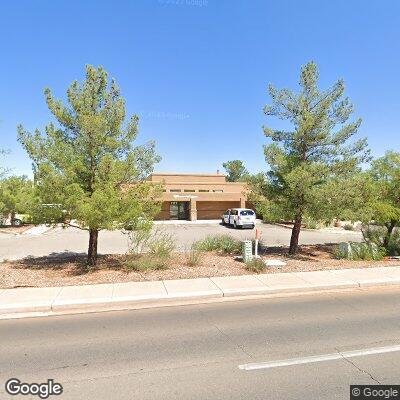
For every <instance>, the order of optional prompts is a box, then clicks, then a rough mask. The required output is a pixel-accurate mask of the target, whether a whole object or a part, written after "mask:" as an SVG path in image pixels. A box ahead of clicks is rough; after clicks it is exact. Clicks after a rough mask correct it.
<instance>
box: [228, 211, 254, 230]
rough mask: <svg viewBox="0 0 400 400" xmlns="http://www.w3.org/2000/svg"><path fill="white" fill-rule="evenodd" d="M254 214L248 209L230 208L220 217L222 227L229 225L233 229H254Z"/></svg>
mask: <svg viewBox="0 0 400 400" xmlns="http://www.w3.org/2000/svg"><path fill="white" fill-rule="evenodd" d="M255 224H256V213H255V212H254V211H253V210H250V209H249V208H230V209H229V210H226V211H225V212H224V215H223V216H222V225H230V226H233V227H234V228H244V227H249V228H251V229H253V228H254V226H255Z"/></svg>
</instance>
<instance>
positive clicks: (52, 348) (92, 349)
mask: <svg viewBox="0 0 400 400" xmlns="http://www.w3.org/2000/svg"><path fill="white" fill-rule="evenodd" d="M0 337H1V341H0V343H1V344H0V382H1V384H0V398H2V399H3V398H9V397H7V396H6V395H5V393H4V382H5V381H6V380H7V379H8V378H10V377H17V378H19V379H21V380H23V381H28V382H32V381H33V382H41V381H45V380H46V379H47V378H54V379H55V380H56V381H58V382H60V383H62V385H63V387H64V394H63V396H62V398H63V399H74V400H75V399H88V400H90V399H94V400H102V399H107V400H109V399H129V400H132V399H141V400H146V399H151V400H157V399H163V400H164V399H182V400H187V399H193V400H197V399H199V400H200V399H201V400H204V399H219V400H224V399H230V400H236V399H237V400H239V399H240V400H242V399H260V400H265V399H272V400H276V399H282V400H290V399H299V400H300V399H301V400H303V399H320V400H323V399H329V400H331V399H348V398H349V385H350V384H376V383H377V382H379V383H382V384H395V383H397V384H400V372H399V371H400V352H390V353H386V354H375V355H365V356H361V357H357V358H348V359H343V358H342V359H338V360H331V361H322V362H318V363H313V364H304V365H292V366H286V367H278V368H270V369H260V370H250V371H247V370H241V369H239V367H238V366H239V365H243V364H247V363H258V362H267V361H272V360H281V359H291V358H296V357H306V356H310V355H321V354H327V353H337V352H338V351H340V352H346V351H350V350H360V349H370V348H374V347H381V346H394V345H399V344H400V288H390V289H380V290H376V289H375V290H366V291H363V292H361V291H353V292H343V293H334V294H333V293H330V294H327V293H326V294H318V295H313V296H298V297H287V298H281V299H262V300H251V301H250V300H246V301H235V302H226V303H218V304H203V305H195V306H183V307H169V308H160V309H148V310H136V311H124V312H109V313H100V314H86V315H75V316H59V317H48V318H32V319H20V320H8V321H5V320H4V321H0ZM54 398H55V397H54Z"/></svg>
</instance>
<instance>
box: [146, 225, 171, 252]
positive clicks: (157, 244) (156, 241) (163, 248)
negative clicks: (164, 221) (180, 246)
mask: <svg viewBox="0 0 400 400" xmlns="http://www.w3.org/2000/svg"><path fill="white" fill-rule="evenodd" d="M148 248H149V253H150V254H151V255H153V256H155V257H157V258H170V257H171V255H172V253H173V251H174V250H175V238H174V236H173V235H171V234H170V233H166V232H160V231H159V232H158V234H157V235H153V237H152V238H151V239H150V240H149V241H148Z"/></svg>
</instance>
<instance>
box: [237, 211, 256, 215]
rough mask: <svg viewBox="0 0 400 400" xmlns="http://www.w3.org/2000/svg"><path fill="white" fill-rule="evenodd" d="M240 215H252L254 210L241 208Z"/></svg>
mask: <svg viewBox="0 0 400 400" xmlns="http://www.w3.org/2000/svg"><path fill="white" fill-rule="evenodd" d="M240 215H254V211H252V210H243V211H240Z"/></svg>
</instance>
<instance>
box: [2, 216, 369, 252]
mask: <svg viewBox="0 0 400 400" xmlns="http://www.w3.org/2000/svg"><path fill="white" fill-rule="evenodd" d="M258 227H259V228H260V230H261V233H262V235H261V237H262V240H263V242H264V243H266V244H267V245H268V246H280V245H288V243H289V240H290V233H291V230H290V229H287V228H283V227H280V226H275V225H268V224H259V225H258ZM156 229H162V230H164V231H166V232H169V233H171V234H173V235H174V237H175V238H176V243H177V247H178V249H180V250H185V249H187V248H190V246H191V244H192V243H193V242H194V241H196V240H199V239H201V238H204V237H205V236H207V235H209V234H218V233H228V234H230V235H233V236H235V237H237V238H239V239H242V240H243V239H248V238H254V231H253V230H249V229H245V230H241V229H231V228H227V227H224V226H221V225H220V224H212V225H210V224H207V225H200V224H199V225H162V226H157V227H156ZM360 239H361V235H360V234H359V233H356V232H346V231H340V232H329V231H306V230H305V231H303V232H301V234H300V242H301V243H302V244H316V243H338V242H341V241H347V240H360ZM87 245H88V233H87V232H85V231H81V230H79V229H76V228H67V229H61V228H57V229H56V230H55V231H50V232H48V233H46V234H43V235H40V236H28V235H19V236H12V235H5V234H0V260H2V259H18V258H23V257H26V256H44V255H49V254H58V253H69V252H72V253H84V252H86V251H87ZM127 250H128V241H127V236H126V235H124V234H123V233H121V232H109V231H108V232H107V231H102V232H100V235H99V252H100V253H103V254H106V253H109V254H115V253H125V252H126V251H127Z"/></svg>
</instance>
